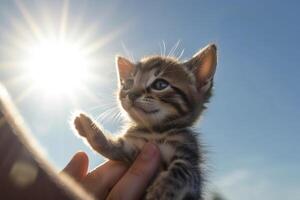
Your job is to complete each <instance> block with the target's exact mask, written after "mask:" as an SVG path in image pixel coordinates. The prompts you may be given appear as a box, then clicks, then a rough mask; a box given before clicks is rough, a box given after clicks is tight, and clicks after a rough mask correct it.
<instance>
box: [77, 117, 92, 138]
mask: <svg viewBox="0 0 300 200" xmlns="http://www.w3.org/2000/svg"><path fill="white" fill-rule="evenodd" d="M74 125H75V128H76V130H77V131H78V133H79V135H81V136H82V137H86V134H87V133H86V127H88V126H92V125H93V121H92V120H91V119H90V118H89V117H88V116H86V115H85V114H82V113H81V114H80V115H79V116H77V117H76V118H75V120H74Z"/></svg>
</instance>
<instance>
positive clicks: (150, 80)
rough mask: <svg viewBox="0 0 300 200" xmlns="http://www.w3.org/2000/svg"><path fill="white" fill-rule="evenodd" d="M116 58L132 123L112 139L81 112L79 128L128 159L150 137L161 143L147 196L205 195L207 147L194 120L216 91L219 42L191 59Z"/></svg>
mask: <svg viewBox="0 0 300 200" xmlns="http://www.w3.org/2000/svg"><path fill="white" fill-rule="evenodd" d="M116 62H117V69H118V75H119V86H120V91H119V100H120V103H121V106H122V108H123V109H124V110H125V111H126V112H127V114H128V116H129V118H130V119H131V122H132V123H131V124H130V125H129V126H128V129H127V130H125V134H124V135H122V136H120V137H119V138H117V139H112V138H111V137H110V136H108V134H104V133H103V131H102V130H101V128H100V127H99V126H97V125H96V123H95V122H94V121H92V120H91V119H90V118H89V117H88V116H86V115H84V114H80V115H79V116H78V117H76V119H75V121H74V123H75V127H76V129H77V131H78V132H79V134H80V135H81V136H82V137H84V138H86V140H87V141H88V142H89V144H90V145H91V147H92V148H93V149H94V150H95V151H97V152H99V153H100V154H102V155H103V156H105V157H106V158H108V159H111V160H119V161H123V162H126V163H129V164H130V163H131V162H133V160H134V159H135V158H136V156H137V154H138V153H139V151H140V149H141V148H142V147H143V145H144V144H145V143H146V142H148V141H150V142H153V143H156V144H157V146H158V147H159V149H160V151H161V155H162V164H161V165H162V166H161V167H162V170H161V171H160V173H159V174H158V176H157V177H156V179H155V180H154V182H153V183H152V184H151V185H150V187H149V188H148V190H147V193H146V194H145V199H147V200H153V199H162V200H169V199H202V188H203V186H202V184H203V171H202V168H201V166H202V165H203V151H202V150H201V145H200V143H199V142H198V140H197V135H198V134H197V132H195V131H194V130H193V129H192V125H193V124H194V123H195V121H196V120H197V119H198V118H199V116H200V115H201V113H202V111H203V110H204V109H205V103H207V102H208V100H209V98H210V96H211V92H212V86H213V76H214V73H215V70H216V65H217V49H216V46H215V45H214V44H210V45H208V46H206V47H205V48H203V49H202V50H200V51H199V52H198V53H197V54H196V55H195V56H193V57H192V58H191V59H190V60H188V61H186V62H180V61H179V60H177V59H176V58H170V57H163V56H154V57H147V58H144V59H142V60H141V61H140V62H138V63H132V62H130V61H129V60H127V59H126V58H123V57H117V59H116Z"/></svg>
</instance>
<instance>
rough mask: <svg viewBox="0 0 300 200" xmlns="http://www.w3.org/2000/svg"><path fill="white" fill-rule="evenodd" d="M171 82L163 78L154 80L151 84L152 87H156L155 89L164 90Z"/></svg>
mask: <svg viewBox="0 0 300 200" xmlns="http://www.w3.org/2000/svg"><path fill="white" fill-rule="evenodd" d="M169 85H170V84H169V83H168V82H167V81H165V80H163V79H157V80H156V81H154V82H153V83H152V85H151V88H153V89H155V90H163V89H165V88H167V87H168V86H169Z"/></svg>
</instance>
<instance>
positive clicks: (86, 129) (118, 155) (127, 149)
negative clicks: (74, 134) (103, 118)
mask: <svg viewBox="0 0 300 200" xmlns="http://www.w3.org/2000/svg"><path fill="white" fill-rule="evenodd" d="M74 124H75V128H76V129H77V131H78V133H79V134H80V135H81V136H82V137H84V138H86V140H87V141H88V143H89V144H90V145H91V147H92V148H93V149H94V150H95V151H97V152H98V153H100V154H101V155H103V156H104V157H106V158H108V159H110V160H119V161H123V162H126V163H131V162H132V161H133V160H134V159H135V157H136V155H137V153H138V150H137V149H136V148H135V147H134V146H133V145H132V144H130V143H129V142H127V141H126V140H124V139H123V138H121V137H120V138H118V139H116V140H114V139H112V138H110V137H109V136H108V135H106V134H104V133H103V132H102V131H101V129H100V128H99V126H97V125H96V123H95V122H93V121H92V120H91V119H90V118H89V117H88V116H86V115H84V114H80V115H79V116H78V117H76V118H75V120H74Z"/></svg>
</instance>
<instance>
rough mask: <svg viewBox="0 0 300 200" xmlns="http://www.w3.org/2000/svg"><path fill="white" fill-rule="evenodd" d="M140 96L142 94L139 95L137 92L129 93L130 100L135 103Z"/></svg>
mask: <svg viewBox="0 0 300 200" xmlns="http://www.w3.org/2000/svg"><path fill="white" fill-rule="evenodd" d="M139 96H140V94H139V93H137V92H129V93H128V98H129V99H130V100H131V101H132V102H134V101H135V100H136V99H137V98H138V97H139Z"/></svg>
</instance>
